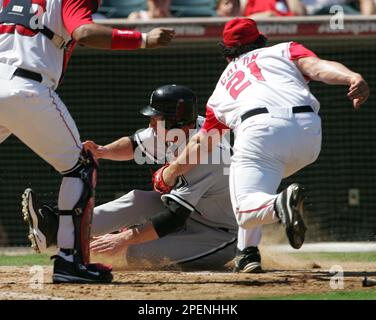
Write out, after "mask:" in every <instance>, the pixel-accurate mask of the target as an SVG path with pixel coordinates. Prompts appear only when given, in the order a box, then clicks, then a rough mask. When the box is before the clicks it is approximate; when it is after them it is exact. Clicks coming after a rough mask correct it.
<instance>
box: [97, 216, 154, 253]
mask: <svg viewBox="0 0 376 320" xmlns="http://www.w3.org/2000/svg"><path fill="white" fill-rule="evenodd" d="M157 239H159V237H158V234H157V233H156V231H155V229H154V226H153V224H152V223H151V222H148V223H146V224H143V225H141V226H138V227H135V228H131V229H127V230H125V231H122V232H120V233H117V234H106V235H104V236H100V237H94V240H93V241H92V242H91V244H90V249H91V250H92V251H94V252H98V253H111V254H115V253H117V252H119V251H123V250H125V249H126V248H127V247H128V246H129V245H132V244H138V243H143V242H148V241H153V240H157Z"/></svg>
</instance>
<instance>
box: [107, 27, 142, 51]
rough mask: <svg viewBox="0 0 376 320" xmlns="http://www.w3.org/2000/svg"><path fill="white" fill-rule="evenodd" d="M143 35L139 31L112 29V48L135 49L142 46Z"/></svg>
mask: <svg viewBox="0 0 376 320" xmlns="http://www.w3.org/2000/svg"><path fill="white" fill-rule="evenodd" d="M141 43H142V35H141V32H139V31H131V30H119V29H116V28H114V29H112V42H111V49H112V50H135V49H139V48H140V47H141Z"/></svg>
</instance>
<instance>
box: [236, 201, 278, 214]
mask: <svg viewBox="0 0 376 320" xmlns="http://www.w3.org/2000/svg"><path fill="white" fill-rule="evenodd" d="M273 204H274V200H273V201H272V202H270V203H268V204H266V205H263V206H261V207H259V208H256V209H250V210H242V211H238V213H251V212H255V211H260V210H261V209H265V208H267V207H270V206H271V205H273Z"/></svg>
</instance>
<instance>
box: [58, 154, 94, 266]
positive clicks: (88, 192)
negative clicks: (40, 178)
mask: <svg viewBox="0 0 376 320" xmlns="http://www.w3.org/2000/svg"><path fill="white" fill-rule="evenodd" d="M97 168H98V163H97V161H96V160H95V159H94V157H93V156H92V155H91V153H90V152H87V151H84V150H83V151H82V152H81V155H80V158H79V160H78V162H77V164H76V166H75V167H74V168H73V169H72V170H71V171H70V172H69V173H65V174H63V176H64V177H70V178H79V179H81V180H82V182H83V184H84V187H83V190H82V194H81V196H80V199H79V200H78V202H77V203H76V205H75V206H74V208H73V209H72V210H60V211H59V214H60V215H69V216H72V219H73V224H74V252H73V253H74V257H75V259H78V260H77V262H79V263H83V264H88V263H89V262H90V248H89V244H90V232H91V224H92V219H93V210H94V202H95V186H96V184H97Z"/></svg>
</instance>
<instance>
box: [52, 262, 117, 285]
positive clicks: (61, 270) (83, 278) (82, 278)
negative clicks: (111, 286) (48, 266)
mask: <svg viewBox="0 0 376 320" xmlns="http://www.w3.org/2000/svg"><path fill="white" fill-rule="evenodd" d="M51 259H54V260H55V261H54V269H53V274H52V282H53V283H110V282H111V281H112V279H113V276H112V273H111V269H103V268H100V270H99V267H98V265H94V264H90V265H88V266H85V265H83V264H80V263H76V262H69V261H67V260H65V259H64V258H62V257H60V256H57V255H56V256H53V257H52V258H51Z"/></svg>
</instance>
